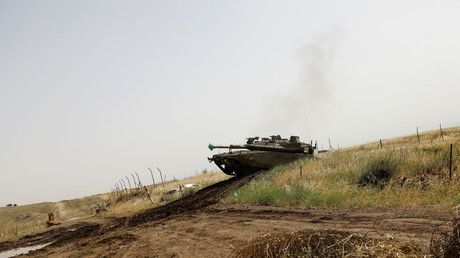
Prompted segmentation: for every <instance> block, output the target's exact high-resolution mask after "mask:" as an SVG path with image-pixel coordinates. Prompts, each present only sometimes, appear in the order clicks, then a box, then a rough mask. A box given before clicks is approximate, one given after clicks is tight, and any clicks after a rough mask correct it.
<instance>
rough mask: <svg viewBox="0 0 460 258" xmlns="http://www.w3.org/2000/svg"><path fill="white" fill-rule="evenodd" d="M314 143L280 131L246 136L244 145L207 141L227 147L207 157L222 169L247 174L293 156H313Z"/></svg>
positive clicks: (217, 147) (232, 172)
mask: <svg viewBox="0 0 460 258" xmlns="http://www.w3.org/2000/svg"><path fill="white" fill-rule="evenodd" d="M312 144H313V143H310V144H308V143H303V142H301V141H300V138H299V137H298V136H291V137H290V138H289V139H283V138H281V136H279V135H272V136H270V138H262V139H260V140H259V137H251V138H247V142H246V144H244V145H228V146H219V145H217V146H216V145H212V144H209V145H208V147H209V149H210V150H211V151H212V150H214V149H228V150H229V151H228V152H226V153H221V154H215V155H213V156H212V158H208V160H209V162H213V161H214V163H215V164H216V165H217V166H218V167H219V168H220V169H221V170H222V171H223V172H224V173H225V174H228V175H233V176H244V175H249V174H252V173H254V172H257V171H260V170H269V169H271V168H273V167H275V166H277V165H283V164H287V163H290V162H293V161H295V160H298V159H301V158H304V157H312V156H313V153H314V151H315V149H316V146H313V145H312Z"/></svg>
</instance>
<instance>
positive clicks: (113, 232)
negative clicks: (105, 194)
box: [0, 175, 452, 257]
mask: <svg viewBox="0 0 460 258" xmlns="http://www.w3.org/2000/svg"><path fill="white" fill-rule="evenodd" d="M255 176H256V175H254V176H250V177H245V178H231V179H229V180H226V181H223V182H220V183H217V184H215V185H212V186H210V187H207V188H204V189H202V190H201V191H199V192H197V193H195V194H192V195H189V196H186V197H184V198H182V199H179V200H177V201H175V202H172V203H169V204H167V205H164V206H160V207H158V208H154V209H150V210H147V211H144V212H142V213H138V214H134V215H133V214H121V215H118V216H112V217H107V216H95V217H91V218H88V219H80V220H74V221H67V222H64V223H63V224H61V225H59V226H55V227H51V228H49V229H48V230H47V231H45V232H42V233H39V234H35V235H29V236H25V237H23V238H21V239H19V240H18V241H8V242H0V252H2V251H6V250H10V249H14V248H18V247H25V246H33V245H38V244H46V243H52V244H50V245H48V246H46V247H45V248H42V249H40V250H36V251H32V252H31V253H30V254H29V255H32V256H53V257H54V256H60V257H77V256H80V257H81V256H85V257H99V256H102V257H105V256H107V257H108V256H110V257H231V256H233V255H234V254H235V252H236V250H238V249H240V248H242V246H244V245H246V244H247V243H248V241H250V240H251V239H255V238H257V237H260V236H262V235H267V234H276V233H288V232H296V231H299V230H319V231H324V230H330V229H332V230H340V231H346V232H355V233H360V234H363V235H366V236H367V237H370V238H375V239H392V240H393V241H401V242H404V241H409V242H412V243H416V244H417V245H419V246H420V247H422V248H426V247H427V246H428V244H429V242H430V239H432V238H433V237H435V236H436V235H439V234H440V233H441V232H445V231H447V230H449V226H450V224H449V221H450V220H451V218H452V214H451V212H449V211H438V210H436V209H435V208H412V209H385V210H382V209H375V208H365V209H318V208H310V209H300V208H280V207H267V206H251V205H236V204H229V203H226V202H225V201H223V200H222V197H224V196H225V195H226V194H228V193H229V192H230V191H231V190H232V189H234V188H236V187H240V186H241V185H243V184H245V183H247V182H248V181H250V180H252V179H253V178H254V177H255Z"/></svg>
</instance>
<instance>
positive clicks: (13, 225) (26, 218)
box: [0, 202, 55, 241]
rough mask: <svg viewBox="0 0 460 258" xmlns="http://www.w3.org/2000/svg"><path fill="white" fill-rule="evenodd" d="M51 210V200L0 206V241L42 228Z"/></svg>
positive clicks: (52, 207) (52, 204)
mask: <svg viewBox="0 0 460 258" xmlns="http://www.w3.org/2000/svg"><path fill="white" fill-rule="evenodd" d="M51 212H55V205H54V203H53V202H43V203H37V204H29V205H22V206H16V207H0V241H1V240H6V239H10V238H13V237H16V236H20V235H24V234H27V233H32V232H38V231H39V230H42V229H43V228H45V223H46V221H47V220H48V213H51Z"/></svg>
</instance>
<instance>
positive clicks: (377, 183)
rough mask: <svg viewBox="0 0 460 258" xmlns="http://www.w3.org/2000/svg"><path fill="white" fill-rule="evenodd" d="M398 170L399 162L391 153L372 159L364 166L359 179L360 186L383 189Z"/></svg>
mask: <svg viewBox="0 0 460 258" xmlns="http://www.w3.org/2000/svg"><path fill="white" fill-rule="evenodd" d="M397 170H398V164H397V160H396V159H395V158H393V157H392V156H391V153H384V154H383V155H378V156H377V157H374V158H371V159H370V160H369V161H368V162H367V164H366V165H365V166H364V169H363V171H362V172H361V175H360V177H359V181H358V185H360V186H366V185H370V186H374V187H380V188H382V187H383V186H385V185H386V184H387V182H388V181H389V180H390V178H391V177H392V176H393V175H394V173H395V172H396V171H397Z"/></svg>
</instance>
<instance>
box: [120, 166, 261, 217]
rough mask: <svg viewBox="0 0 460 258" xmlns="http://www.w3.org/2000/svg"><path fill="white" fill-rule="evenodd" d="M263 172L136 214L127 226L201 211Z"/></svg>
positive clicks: (229, 180)
mask: <svg viewBox="0 0 460 258" xmlns="http://www.w3.org/2000/svg"><path fill="white" fill-rule="evenodd" d="M264 172H265V171H259V172H256V173H253V174H251V175H248V176H244V177H232V178H230V179H227V180H225V181H222V182H219V183H216V184H213V185H210V186H208V187H205V188H203V189H201V190H200V191H198V192H196V193H193V194H190V195H187V196H185V197H183V198H180V199H178V200H176V201H174V202H171V203H168V204H166V205H163V206H159V207H155V208H152V209H149V210H146V211H143V212H141V213H137V214H135V215H134V216H133V217H132V218H131V219H129V221H128V225H129V226H137V225H139V224H143V223H146V222H151V221H153V220H158V219H164V218H166V217H169V216H170V215H174V214H180V213H184V212H188V211H193V210H197V209H203V208H205V207H208V206H210V205H213V204H216V203H218V202H219V201H220V200H221V199H222V198H223V197H225V196H226V195H227V194H228V193H229V192H230V191H232V190H234V189H237V188H239V187H241V186H243V185H245V184H247V183H248V182H250V181H252V180H253V179H255V178H257V177H258V176H259V175H261V174H262V173H264Z"/></svg>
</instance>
